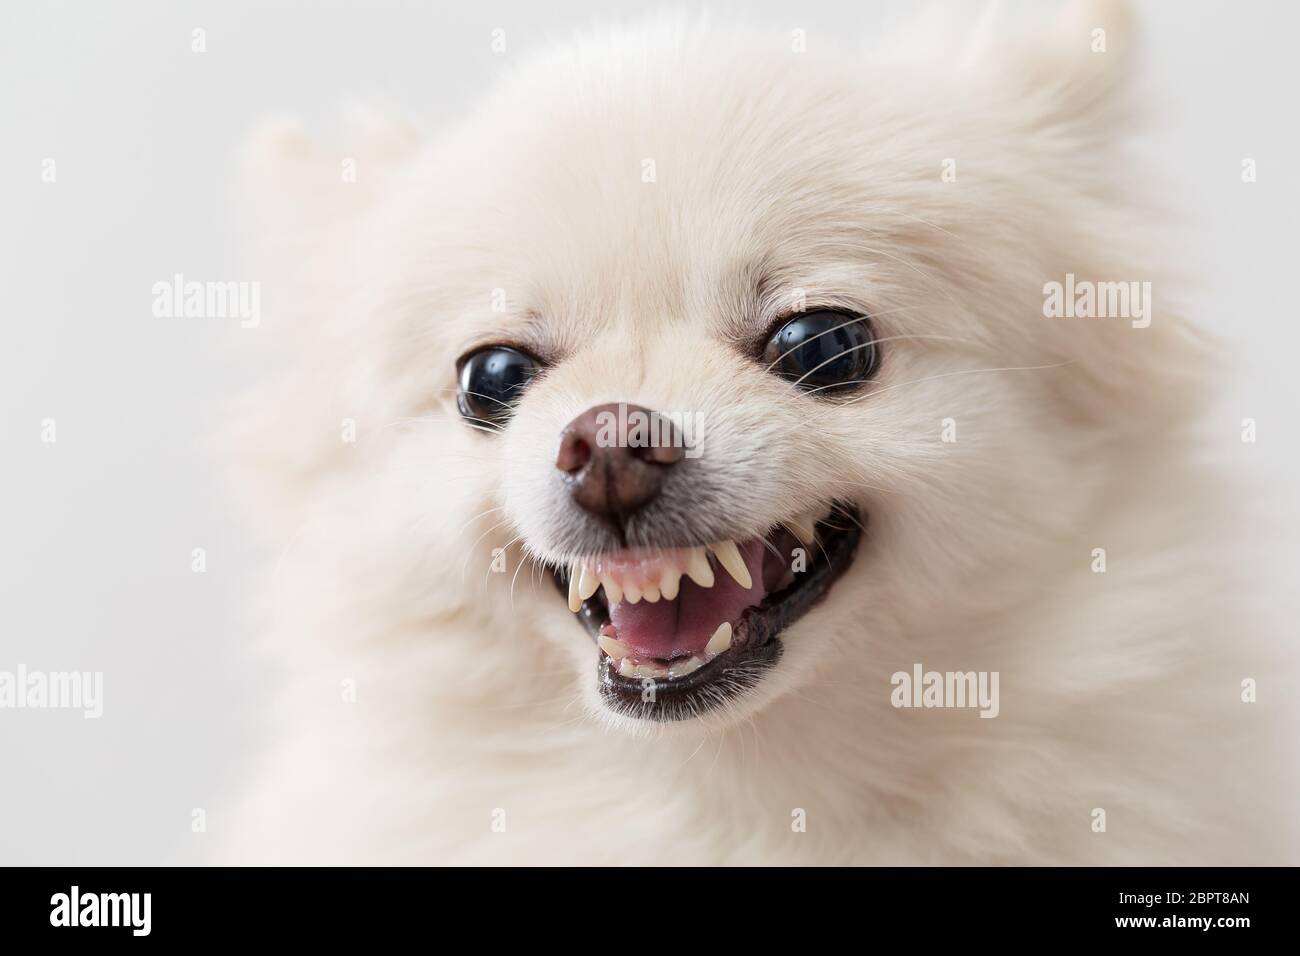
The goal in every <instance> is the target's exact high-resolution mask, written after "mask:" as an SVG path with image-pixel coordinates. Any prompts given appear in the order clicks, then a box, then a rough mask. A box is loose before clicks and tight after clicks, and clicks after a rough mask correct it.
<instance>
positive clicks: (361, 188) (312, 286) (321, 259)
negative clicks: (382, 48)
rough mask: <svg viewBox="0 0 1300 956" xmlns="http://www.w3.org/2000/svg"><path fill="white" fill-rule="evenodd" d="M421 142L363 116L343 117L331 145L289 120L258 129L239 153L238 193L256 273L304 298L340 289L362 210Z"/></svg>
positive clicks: (383, 118)
mask: <svg viewBox="0 0 1300 956" xmlns="http://www.w3.org/2000/svg"><path fill="white" fill-rule="evenodd" d="M421 141H422V136H421V134H420V132H419V131H418V129H417V128H416V126H415V125H414V124H413V123H412V122H410V121H409V120H407V119H405V118H403V117H401V116H397V115H394V114H390V113H379V112H375V111H371V110H362V109H352V110H350V111H349V112H348V114H347V115H346V116H345V118H344V131H343V134H342V135H341V136H340V138H339V145H332V144H326V143H324V142H322V141H320V140H317V139H315V138H313V137H312V136H311V135H309V134H308V133H307V131H306V130H305V129H304V127H303V125H302V123H301V122H299V121H297V120H294V119H288V118H277V119H271V120H268V121H266V122H264V123H263V124H262V125H261V126H260V127H258V128H257V129H256V130H255V131H254V133H253V134H252V135H251V136H250V137H249V139H248V141H247V143H246V144H245V146H244V149H243V154H242V156H241V163H240V176H239V190H238V191H239V194H240V205H241V207H242V210H243V214H244V220H245V223H246V228H247V230H248V231H249V232H250V233H251V235H250V236H249V241H248V243H247V245H248V246H249V247H250V248H251V249H252V252H253V256H254V268H255V270H256V271H257V272H258V274H261V275H267V276H270V277H272V278H273V279H274V282H273V284H274V285H275V286H276V287H277V288H279V289H281V290H284V289H288V290H301V291H303V292H304V293H307V292H308V290H310V291H311V293H313V294H312V295H311V296H310V297H312V298H320V295H321V294H322V292H324V290H323V287H324V286H327V285H329V284H331V280H332V279H334V280H336V281H339V282H341V281H342V273H343V272H345V271H346V270H345V269H344V268H343V267H344V266H346V264H347V262H348V261H349V250H350V249H351V248H352V247H353V244H354V242H355V240H356V237H357V236H358V235H359V233H360V230H361V226H362V224H363V221H364V218H365V215H366V213H367V211H368V210H370V209H371V208H373V207H374V206H375V204H376V203H377V201H378V199H379V197H380V196H381V195H382V194H383V193H384V190H385V189H386V188H387V187H389V186H390V185H391V183H392V182H393V180H394V178H395V177H396V176H398V175H399V174H400V173H401V171H402V169H403V168H404V167H405V165H406V163H407V161H408V160H409V159H410V158H411V157H412V156H413V155H414V154H415V153H416V152H417V151H418V149H419V146H420V143H421ZM324 294H328V293H327V292H326V293H324Z"/></svg>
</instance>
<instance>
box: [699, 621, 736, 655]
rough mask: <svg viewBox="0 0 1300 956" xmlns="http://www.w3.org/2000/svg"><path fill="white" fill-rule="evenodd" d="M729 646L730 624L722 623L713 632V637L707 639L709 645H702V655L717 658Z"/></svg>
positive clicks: (728, 622)
mask: <svg viewBox="0 0 1300 956" xmlns="http://www.w3.org/2000/svg"><path fill="white" fill-rule="evenodd" d="M730 646H731V622H730V621H723V622H722V623H721V624H719V625H718V629H717V630H716V631H714V632H713V636H712V637H711V638H709V643H707V644H705V645H704V653H705V654H708V655H710V656H711V657H717V656H718V655H719V654H721V653H722V652H723V651H725V650H726V649H727V648H729V647H730Z"/></svg>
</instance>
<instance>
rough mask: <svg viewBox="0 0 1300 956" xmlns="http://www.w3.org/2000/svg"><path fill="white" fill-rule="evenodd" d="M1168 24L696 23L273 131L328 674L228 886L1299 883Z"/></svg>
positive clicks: (649, 30) (305, 598)
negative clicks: (1179, 186) (1150, 187)
mask: <svg viewBox="0 0 1300 956" xmlns="http://www.w3.org/2000/svg"><path fill="white" fill-rule="evenodd" d="M1132 32H1133V28H1132V24H1131V18H1130V16H1129V15H1128V14H1127V12H1126V10H1125V8H1124V7H1123V6H1122V5H1117V4H1110V3H1106V4H1100V5H1091V6H1076V7H1071V8H1070V9H1068V10H1067V11H1066V12H1065V13H1064V14H1063V15H1062V16H1060V17H1058V18H1055V19H1050V21H1049V22H1044V23H1036V24H1030V25H1027V26H1025V27H1023V28H1017V29H1011V28H1010V27H1008V26H1007V25H1005V24H1002V23H999V22H997V21H993V20H989V21H985V22H982V23H981V24H977V25H974V26H973V27H972V28H970V29H966V28H961V29H958V28H955V27H953V26H952V25H951V24H949V25H948V26H947V27H946V28H945V27H944V24H942V23H939V24H937V25H936V26H935V28H934V29H926V28H924V27H921V28H918V29H916V30H915V31H913V32H912V33H911V34H909V35H908V37H907V38H906V39H899V40H897V42H894V43H893V44H892V45H891V46H889V47H887V48H885V49H882V50H877V51H872V52H869V53H862V54H859V55H852V56H850V55H842V54H838V53H834V52H832V51H830V50H827V49H824V48H821V47H819V46H818V45H817V44H815V43H813V42H812V41H808V42H807V44H806V47H807V48H806V49H805V42H804V39H803V37H801V36H800V35H799V32H798V31H795V33H794V35H793V36H792V35H791V33H790V32H789V30H786V29H782V30H774V31H771V32H767V33H764V32H761V31H757V30H748V31H742V30H738V29H736V28H733V27H731V26H726V27H723V26H719V25H716V24H715V25H713V26H709V25H707V24H701V23H693V22H692V23H688V22H685V21H682V20H680V19H656V20H651V21H649V22H646V23H642V24H640V25H638V26H636V27H634V28H628V29H624V30H613V31H607V32H602V33H599V34H596V35H592V36H589V37H586V38H583V39H580V40H578V41H575V42H573V43H572V44H570V45H567V46H562V47H559V48H556V49H554V50H552V51H550V52H548V53H546V54H545V55H542V56H539V57H536V58H534V59H532V60H530V61H528V62H526V63H524V64H523V65H521V66H520V67H519V69H518V70H517V71H516V72H515V73H514V74H513V75H512V76H511V77H510V78H509V79H507V80H506V81H505V82H503V83H502V84H501V85H500V86H499V88H498V89H496V90H495V92H493V93H492V94H491V95H490V96H488V97H487V99H486V101H485V102H484V103H483V104H481V106H480V108H479V109H478V110H477V111H476V112H474V113H473V114H472V115H471V116H469V117H468V118H467V119H466V120H464V121H463V122H462V123H460V124H459V125H457V126H456V127H455V128H454V129H450V130H448V131H446V133H445V134H443V135H440V136H436V137H432V138H427V137H423V136H421V135H420V134H418V133H417V132H415V130H414V127H412V126H410V125H409V124H407V123H405V122H402V121H398V120H391V119H382V120H372V121H369V122H368V123H366V124H363V125H364V128H362V129H360V130H359V131H358V133H357V134H356V136H355V137H354V139H353V140H352V141H350V142H348V143H347V144H346V145H345V146H343V147H340V148H337V149H333V148H328V147H325V146H322V145H318V144H316V143H315V142H314V141H313V140H311V139H310V138H308V137H307V136H305V135H304V134H303V133H302V132H300V131H299V130H298V129H297V128H296V127H295V126H294V125H293V124H292V123H273V124H270V125H269V126H268V127H267V129H265V130H264V131H263V132H262V133H260V134H259V135H258V136H257V137H255V141H254V142H253V144H252V145H251V147H250V149H249V153H248V157H249V158H248V173H249V181H250V182H251V183H252V186H253V189H254V193H255V195H254V208H255V209H256V210H257V219H256V224H257V231H258V235H259V238H260V239H261V240H262V242H261V246H262V248H261V254H262V256H263V259H262V262H263V263H264V264H265V269H266V270H267V271H266V275H267V276H268V281H267V282H266V283H265V284H266V286H267V293H268V300H269V302H270V305H271V311H272V312H273V314H272V315H271V316H270V317H269V318H268V319H267V320H266V321H265V322H264V323H263V329H261V330H259V332H258V340H259V344H269V345H273V346H276V347H279V348H281V349H282V350H283V352H284V354H286V355H287V356H288V359H287V361H286V363H285V368H284V370H283V372H282V373H281V374H280V375H279V376H278V377H277V378H276V379H275V380H274V381H272V382H270V383H268V384H267V386H265V387H264V388H262V389H261V390H259V391H257V392H256V393H255V394H253V395H252V396H250V397H249V400H248V402H247V403H246V405H244V406H243V408H242V410H241V412H240V413H239V415H238V416H237V419H236V421H235V423H234V426H233V427H232V429H231V436H232V442H233V445H234V449H235V457H236V459H237V461H238V464H239V467H240V471H241V474H242V477H243V479H244V480H245V481H246V484H247V487H248V488H249V489H250V493H251V494H252V495H253V496H254V498H255V504H254V508H255V510H256V513H257V520H258V522H259V524H260V526H262V527H264V528H265V529H266V530H267V532H268V534H269V535H270V540H271V541H272V542H273V543H274V545H275V547H276V549H277V552H278V553H279V554H280V557H279V560H278V562H277V563H276V565H275V567H274V573H273V574H272V573H271V572H270V571H268V574H267V580H268V588H269V600H268V602H267V617H268V621H267V628H266V629H267V635H268V640H267V644H266V646H267V649H268V653H269V654H270V655H271V658H270V659H271V660H272V662H273V666H274V668H275V670H276V673H277V674H281V675H283V676H284V680H285V685H286V686H285V689H284V690H283V692H282V695H281V699H282V705H281V706H279V707H278V708H277V709H276V712H275V713H274V714H270V715H266V716H265V717H264V718H261V719H262V722H263V723H262V725H263V726H264V727H265V731H266V745H265V750H264V752H263V753H262V754H260V755H259V756H258V757H257V759H256V765H255V766H254V767H252V768H250V772H251V773H253V774H254V778H253V781H252V785H251V787H250V788H249V792H248V793H247V797H246V799H245V800H243V801H242V803H241V804H240V807H239V809H238V810H235V809H234V808H232V809H231V810H230V812H229V814H228V816H229V818H230V819H229V821H228V824H227V826H226V827H225V829H226V831H227V832H228V834H229V839H228V840H227V841H226V843H225V856H224V858H225V859H227V860H230V861H239V862H264V861H277V862H297V863H318V862H379V863H394V864H397V863H402V864H404V863H417V862H423V863H502V862H515V863H534V864H559V863H638V864H639V863H651V864H670V863H685V864H838V863H879V864H973V863H992V864H1005V863H1023V864H1043V863H1110V864H1137V863H1164V864H1167V863H1264V862H1280V861H1291V862H1295V859H1296V857H1295V853H1294V848H1295V842H1294V833H1293V829H1292V826H1293V821H1292V820H1291V819H1289V816H1288V813H1287V810H1286V807H1287V801H1286V797H1287V796H1288V795H1289V794H1290V793H1291V792H1292V791H1291V790H1290V789H1289V783H1288V782H1287V780H1286V777H1287V772H1288V770H1289V768H1290V767H1291V766H1292V764H1293V757H1292V756H1290V755H1289V754H1288V753H1287V752H1286V751H1285V749H1284V746H1285V742H1284V737H1285V733H1284V731H1285V729H1286V726H1287V724H1286V720H1285V719H1284V711H1283V707H1284V701H1283V700H1282V699H1281V698H1282V697H1283V696H1285V695H1283V694H1282V693H1281V692H1280V691H1277V690H1276V689H1275V690H1274V692H1273V693H1272V694H1271V695H1268V694H1264V693H1262V692H1260V691H1257V686H1259V685H1263V684H1265V683H1267V682H1268V681H1274V686H1276V681H1277V675H1278V674H1279V673H1280V672H1279V671H1278V669H1277V668H1278V667H1279V666H1280V665H1278V664H1277V663H1276V660H1277V658H1276V657H1275V655H1274V652H1273V650H1272V649H1271V648H1270V646H1269V643H1268V642H1267V641H1266V640H1264V638H1263V636H1262V635H1263V630H1264V629H1262V628H1259V627H1257V626H1255V625H1253V624H1252V623H1251V621H1250V619H1249V617H1247V616H1246V613H1245V610H1244V607H1243V605H1245V604H1247V603H1248V602H1246V601H1244V600H1243V599H1242V598H1241V597H1240V596H1239V595H1240V594H1241V591H1240V589H1239V587H1238V585H1237V583H1235V580H1234V577H1233V575H1234V574H1235V573H1237V572H1238V571H1241V570H1243V569H1242V568H1241V566H1240V562H1238V561H1236V560H1234V558H1233V554H1234V551H1233V544H1232V541H1233V536H1234V532H1233V524H1234V521H1233V513H1232V492H1231V491H1230V486H1227V485H1224V484H1222V483H1221V482H1220V481H1219V479H1218V478H1216V477H1215V473H1214V471H1213V470H1212V469H1210V468H1209V467H1207V466H1206V465H1205V464H1204V463H1202V462H1201V461H1200V459H1199V458H1198V457H1197V456H1196V455H1195V447H1196V443H1195V441H1194V440H1193V438H1192V437H1191V432H1192V431H1193V429H1192V428H1191V426H1192V425H1194V423H1195V422H1196V420H1197V417H1198V415H1199V414H1200V413H1201V410H1202V408H1203V404H1204V398H1205V396H1206V395H1207V394H1208V393H1209V391H1210V390H1209V388H1208V387H1207V383H1208V382H1209V381H1211V380H1212V379H1213V376H1214V369H1215V364H1214V362H1213V361H1212V359H1213V358H1214V355H1215V352H1214V348H1213V345H1212V343H1209V342H1208V341H1207V340H1206V339H1205V338H1203V337H1202V336H1200V335H1198V334H1197V333H1196V332H1195V331H1194V330H1193V329H1192V328H1191V327H1190V326H1189V325H1188V324H1187V322H1186V320H1185V318H1184V315H1183V314H1181V311H1180V308H1179V306H1178V302H1177V300H1178V294H1177V291H1178V282H1177V278H1176V277H1172V278H1171V273H1169V272H1168V271H1166V266H1167V265H1169V264H1168V263H1166V262H1165V261H1164V259H1165V258H1167V256H1166V254H1165V253H1164V251H1163V245H1164V244H1163V243H1162V242H1161V241H1160V240H1158V239H1157V238H1155V234H1154V233H1153V231H1152V227H1151V225H1150V223H1151V221H1152V216H1151V214H1150V213H1149V212H1148V210H1147V209H1146V205H1145V204H1143V202H1142V193H1141V189H1142V186H1141V183H1139V182H1137V179H1138V178H1139V177H1136V176H1135V175H1134V173H1133V164H1132V162H1131V161H1130V159H1129V158H1128V157H1127V156H1126V155H1125V152H1124V144H1125V140H1126V138H1128V136H1129V134H1130V132H1131V129H1132V125H1131V124H1132V111H1131V109H1130V104H1129V103H1128V102H1127V99H1128V92H1129V90H1130V88H1131V84H1130V83H1129V82H1127V77H1128V76H1129V74H1130V69H1131V67H1132V65H1133V43H1132V39H1133V38H1132V35H1131V34H1132ZM1174 265H1175V266H1177V265H1178V263H1174ZM1244 570H1245V571H1247V573H1248V572H1249V568H1246V569H1244ZM1257 682H1258V684H1257ZM1257 694H1258V697H1257V696H1256V695H1257Z"/></svg>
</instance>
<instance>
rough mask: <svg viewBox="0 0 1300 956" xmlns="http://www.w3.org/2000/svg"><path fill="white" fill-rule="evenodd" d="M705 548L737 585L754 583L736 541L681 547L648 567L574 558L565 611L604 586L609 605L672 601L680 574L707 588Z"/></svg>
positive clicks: (709, 584)
mask: <svg viewBox="0 0 1300 956" xmlns="http://www.w3.org/2000/svg"><path fill="white" fill-rule="evenodd" d="M709 551H712V552H713V553H714V554H715V555H716V556H717V558H718V564H719V565H721V566H722V567H723V568H724V569H725V570H726V571H727V573H728V574H730V575H731V576H732V577H733V578H735V579H736V582H737V583H738V584H739V585H740V586H741V587H743V588H745V589H746V590H749V589H750V588H752V587H753V586H754V579H753V577H752V576H751V575H750V573H749V568H747V567H746V566H745V559H744V558H743V557H741V555H740V548H739V547H737V546H736V542H734V541H730V540H727V541H718V542H716V543H714V544H710V545H700V546H697V547H694V548H681V549H678V550H676V551H673V552H669V553H667V554H665V555H661V556H658V557H657V560H656V561H654V562H653V564H652V566H650V567H637V566H635V565H634V566H633V567H632V568H631V569H629V570H623V569H620V568H617V567H602V566H601V565H602V564H603V563H604V562H602V561H601V559H596V560H595V561H591V562H588V561H575V562H573V564H572V565H571V566H570V568H569V610H571V611H573V612H574V613H575V614H576V613H577V612H578V611H579V610H581V609H582V602H583V601H585V600H587V599H588V598H589V597H591V596H592V595H593V594H595V593H596V589H597V588H601V587H603V588H604V589H605V599H606V600H607V601H608V602H609V603H610V604H617V603H618V602H619V601H627V602H628V603H629V604H636V603H637V602H639V601H640V600H641V599H642V598H644V599H645V600H647V601H650V602H651V603H654V602H655V601H658V600H659V599H660V598H662V599H663V600H666V601H674V600H676V599H677V594H678V592H679V591H680V590H681V583H682V575H685V576H686V577H688V578H690V579H691V580H692V581H694V582H695V583H696V584H698V585H699V586H700V587H702V588H711V587H713V585H714V583H715V578H714V574H713V566H712V565H711V564H709V555H708V553H709Z"/></svg>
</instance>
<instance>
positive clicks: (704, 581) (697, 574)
mask: <svg viewBox="0 0 1300 956" xmlns="http://www.w3.org/2000/svg"><path fill="white" fill-rule="evenodd" d="M686 576H687V577H688V578H690V579H691V580H692V581H694V582H695V583H696V584H698V585H699V586H700V587H702V588H711V587H713V568H711V567H709V559H708V556H707V555H706V554H705V553H704V549H703V548H701V547H694V548H691V550H690V551H689V552H688V553H687V555H686Z"/></svg>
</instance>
